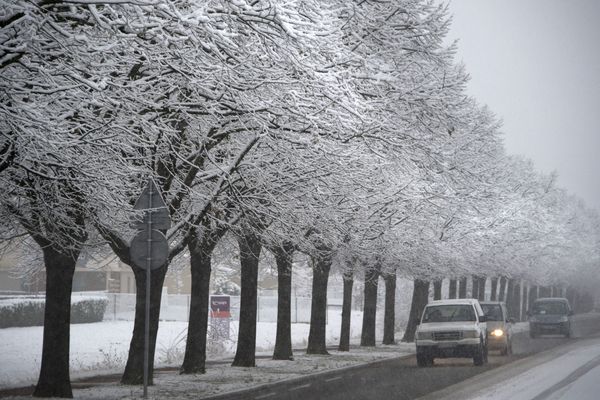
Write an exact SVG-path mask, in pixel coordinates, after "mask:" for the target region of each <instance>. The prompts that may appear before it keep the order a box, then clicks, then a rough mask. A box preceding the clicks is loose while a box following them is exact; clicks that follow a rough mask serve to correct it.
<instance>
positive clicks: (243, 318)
mask: <svg viewBox="0 0 600 400" xmlns="http://www.w3.org/2000/svg"><path fill="white" fill-rule="evenodd" d="M238 244H239V246H240V264H241V266H242V273H241V276H242V279H241V283H242V285H241V286H242V289H241V293H240V323H239V329H238V342H237V349H236V351H235V358H234V359H233V363H232V364H231V366H233V367H255V366H256V306H257V292H258V258H259V256H260V251H261V249H262V245H261V243H260V239H259V238H258V237H257V236H256V235H254V234H253V233H249V234H245V235H244V236H243V237H240V238H239V239H238Z"/></svg>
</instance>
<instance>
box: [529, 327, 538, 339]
mask: <svg viewBox="0 0 600 400" xmlns="http://www.w3.org/2000/svg"><path fill="white" fill-rule="evenodd" d="M537 336H538V333H537V332H536V330H535V328H529V337H530V338H532V339H535V338H536V337H537Z"/></svg>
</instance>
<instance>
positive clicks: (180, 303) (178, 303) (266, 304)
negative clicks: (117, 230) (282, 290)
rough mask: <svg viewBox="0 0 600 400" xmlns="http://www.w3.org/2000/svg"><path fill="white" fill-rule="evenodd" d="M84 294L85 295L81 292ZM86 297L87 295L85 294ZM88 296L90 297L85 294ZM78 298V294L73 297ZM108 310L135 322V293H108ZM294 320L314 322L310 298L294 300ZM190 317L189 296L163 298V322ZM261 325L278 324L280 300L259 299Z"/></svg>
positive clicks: (236, 308)
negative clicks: (278, 304)
mask: <svg viewBox="0 0 600 400" xmlns="http://www.w3.org/2000/svg"><path fill="white" fill-rule="evenodd" d="M80 293H81V292H80ZM83 293H85V292H83ZM85 294H88V293H85ZM73 295H74V296H75V295H78V294H75V293H74V294H73ZM105 295H106V298H107V299H108V306H107V307H106V312H105V314H104V320H126V321H132V320H133V319H134V317H135V294H134V293H105ZM291 300H292V303H291V320H292V323H309V322H310V307H311V298H310V297H296V296H294V297H292V299H291ZM329 303H330V304H329V305H328V309H329V311H333V310H337V309H339V310H340V312H341V307H340V304H341V303H340V301H338V300H337V299H332V300H330V302H329ZM239 312H240V297H239V296H231V318H232V320H234V321H236V320H238V319H239ZM189 314H190V295H189V294H187V295H186V294H163V296H162V301H161V306H160V319H161V320H164V321H187V320H188V318H189ZM257 321H258V322H277V297H276V296H258V298H257Z"/></svg>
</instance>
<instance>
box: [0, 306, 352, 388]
mask: <svg viewBox="0 0 600 400" xmlns="http://www.w3.org/2000/svg"><path fill="white" fill-rule="evenodd" d="M361 324H362V312H359V311H355V312H353V315H352V327H351V336H352V337H357V336H359V335H360V329H361ZM276 327H277V324H276V323H269V322H259V323H258V324H257V340H256V351H257V353H258V354H261V353H263V354H270V351H271V350H272V349H273V347H274V345H275V333H276ZM309 328H310V325H309V324H304V323H300V324H292V343H293V346H294V347H306V342H307V339H308V332H309ZM339 329H340V317H339V313H330V314H329V320H328V325H327V340H328V342H329V343H332V344H333V343H337V341H338V340H339ZM132 330H133V321H105V322H99V323H92V324H73V325H71V354H70V358H71V378H78V377H85V376H90V375H99V374H109V373H120V372H121V371H122V370H123V368H124V366H125V362H126V360H127V352H128V349H129V342H130V341H131V334H132ZM186 331H187V322H175V321H161V322H160V325H159V329H158V338H157V346H156V355H155V364H156V365H157V366H158V367H160V366H168V365H173V366H175V365H180V363H181V361H182V359H183V352H184V350H185V336H186V333H187V332H186ZM230 332H231V340H230V341H226V342H223V343H220V344H221V346H219V348H217V346H214V347H213V348H212V350H213V353H212V354H209V355H208V359H209V360H210V359H219V358H223V357H228V356H230V355H232V354H233V353H234V352H235V346H236V342H235V340H236V339H237V332H238V323H237V321H236V322H231V327H230ZM42 337H43V327H41V326H35V327H24V328H6V329H0V389H5V388H12V387H19V386H27V385H32V384H35V383H36V381H37V378H38V374H39V368H40V359H41V353H42ZM208 347H209V350H211V343H210V341H209V344H208Z"/></svg>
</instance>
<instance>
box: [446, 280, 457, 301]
mask: <svg viewBox="0 0 600 400" xmlns="http://www.w3.org/2000/svg"><path fill="white" fill-rule="evenodd" d="M456 297H457V292H456V279H450V284H449V285H448V298H449V299H456Z"/></svg>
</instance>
